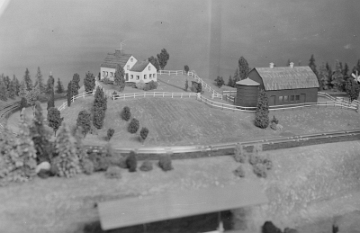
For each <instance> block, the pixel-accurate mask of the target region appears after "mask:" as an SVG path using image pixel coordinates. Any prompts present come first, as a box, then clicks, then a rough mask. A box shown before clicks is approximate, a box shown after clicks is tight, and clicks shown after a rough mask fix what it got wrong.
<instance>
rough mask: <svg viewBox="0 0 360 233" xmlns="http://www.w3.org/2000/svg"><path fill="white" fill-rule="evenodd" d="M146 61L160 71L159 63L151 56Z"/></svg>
mask: <svg viewBox="0 0 360 233" xmlns="http://www.w3.org/2000/svg"><path fill="white" fill-rule="evenodd" d="M148 61H149V62H150V63H151V64H153V66H155V68H156V70H157V71H159V69H160V65H159V61H158V59H157V58H156V57H154V56H151V57H149V58H148Z"/></svg>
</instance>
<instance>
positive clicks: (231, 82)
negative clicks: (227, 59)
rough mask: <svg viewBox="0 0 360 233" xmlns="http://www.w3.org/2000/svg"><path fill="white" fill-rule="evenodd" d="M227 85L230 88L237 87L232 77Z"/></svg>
mask: <svg viewBox="0 0 360 233" xmlns="http://www.w3.org/2000/svg"><path fill="white" fill-rule="evenodd" d="M227 85H228V86H229V87H234V86H235V85H234V81H233V78H232V77H231V75H230V76H229V80H228V83H227Z"/></svg>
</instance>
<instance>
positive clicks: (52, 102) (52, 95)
mask: <svg viewBox="0 0 360 233" xmlns="http://www.w3.org/2000/svg"><path fill="white" fill-rule="evenodd" d="M49 95H50V96H49V100H48V102H47V109H49V108H52V107H55V93H54V90H52V91H51V92H50V93H49Z"/></svg>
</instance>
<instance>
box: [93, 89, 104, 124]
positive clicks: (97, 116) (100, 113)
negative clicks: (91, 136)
mask: <svg viewBox="0 0 360 233" xmlns="http://www.w3.org/2000/svg"><path fill="white" fill-rule="evenodd" d="M106 109H107V99H106V97H105V94H104V91H103V90H102V89H101V88H100V87H97V88H96V91H95V97H94V103H93V125H94V126H95V127H96V128H97V129H101V128H102V126H103V124H104V119H105V111H106Z"/></svg>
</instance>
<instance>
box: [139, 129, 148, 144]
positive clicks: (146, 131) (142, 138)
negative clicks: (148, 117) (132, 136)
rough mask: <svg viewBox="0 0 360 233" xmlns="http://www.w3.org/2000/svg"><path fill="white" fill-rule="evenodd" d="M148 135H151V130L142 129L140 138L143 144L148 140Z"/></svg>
mask: <svg viewBox="0 0 360 233" xmlns="http://www.w3.org/2000/svg"><path fill="white" fill-rule="evenodd" d="M148 134H149V129H148V128H146V127H142V128H141V130H140V138H141V141H142V142H143V143H144V141H145V140H146V138H147V136H148Z"/></svg>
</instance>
